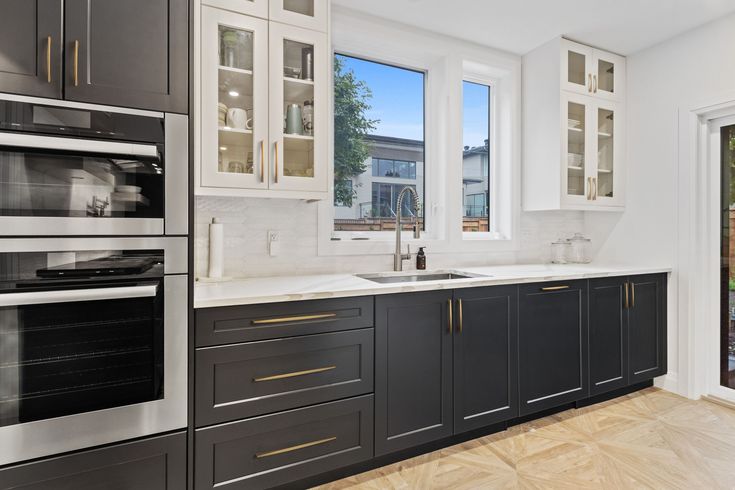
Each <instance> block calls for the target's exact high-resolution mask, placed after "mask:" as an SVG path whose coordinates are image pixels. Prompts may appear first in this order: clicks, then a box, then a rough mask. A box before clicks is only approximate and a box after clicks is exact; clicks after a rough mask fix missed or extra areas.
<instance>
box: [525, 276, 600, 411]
mask: <svg viewBox="0 0 735 490" xmlns="http://www.w3.org/2000/svg"><path fill="white" fill-rule="evenodd" d="M518 301H519V306H518V312H519V313H518V337H519V338H518V343H519V359H518V366H519V367H518V369H519V375H518V378H519V380H518V383H519V393H520V414H521V415H528V414H531V413H534V412H538V411H541V410H544V409H547V408H551V407H555V406H559V405H563V404H565V403H569V402H574V401H577V400H581V399H583V398H585V397H587V394H588V382H587V362H588V348H587V331H588V327H587V281H569V282H563V283H543V284H527V285H523V286H520V287H519V300H518Z"/></svg>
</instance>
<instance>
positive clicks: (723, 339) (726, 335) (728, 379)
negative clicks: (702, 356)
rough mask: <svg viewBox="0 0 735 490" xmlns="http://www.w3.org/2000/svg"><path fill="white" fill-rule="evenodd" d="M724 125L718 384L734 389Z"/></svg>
mask: <svg viewBox="0 0 735 490" xmlns="http://www.w3.org/2000/svg"><path fill="white" fill-rule="evenodd" d="M727 122H729V123H730V125H723V126H721V127H720V162H721V165H720V167H721V175H722V181H721V182H722V184H721V189H722V192H721V199H720V204H721V227H720V228H721V241H720V244H721V254H720V257H721V260H720V264H721V266H720V272H721V274H720V282H721V285H720V291H721V296H720V304H721V308H720V332H719V333H720V335H719V377H720V380H719V381H720V386H722V387H724V388H729V389H733V390H735V120H731V121H727ZM727 122H726V123H727ZM713 150H714V149H713Z"/></svg>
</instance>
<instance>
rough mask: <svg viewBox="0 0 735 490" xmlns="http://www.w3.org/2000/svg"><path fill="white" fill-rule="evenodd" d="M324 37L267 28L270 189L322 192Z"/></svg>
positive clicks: (279, 27) (325, 87)
mask: <svg viewBox="0 0 735 490" xmlns="http://www.w3.org/2000/svg"><path fill="white" fill-rule="evenodd" d="M326 42H327V41H326V35H324V34H322V33H321V32H316V31H312V30H308V29H301V28H298V27H294V26H289V25H285V24H279V23H271V24H270V114H271V120H270V139H271V141H272V143H273V144H272V147H271V150H270V152H271V153H270V156H271V159H270V160H271V173H272V178H271V184H270V188H271V189H279V190H302V191H320V192H323V191H326V190H327V168H328V162H327V136H328V135H327V132H328V127H327V126H328V124H327V106H328V102H327V98H328V97H327V96H328V76H327V74H328V73H329V71H328V69H327V67H328V65H327V64H328V63H329V59H328V57H327V53H328V50H327V45H326Z"/></svg>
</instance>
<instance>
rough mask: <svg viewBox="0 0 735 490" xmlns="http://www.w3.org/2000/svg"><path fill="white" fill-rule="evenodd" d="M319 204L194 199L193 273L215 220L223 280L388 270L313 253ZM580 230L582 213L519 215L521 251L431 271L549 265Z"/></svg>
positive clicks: (383, 258)
mask: <svg viewBox="0 0 735 490" xmlns="http://www.w3.org/2000/svg"><path fill="white" fill-rule="evenodd" d="M317 209H318V207H317V204H316V203H307V202H305V201H301V200H290V199H257V198H230V197H201V196H200V197H197V198H196V210H195V231H194V246H195V259H194V260H195V270H196V275H197V277H200V276H206V274H207V261H208V255H209V226H208V225H209V223H211V222H212V218H214V217H216V218H219V219H220V221H221V222H222V223H224V225H225V226H224V232H225V250H224V252H225V275H226V276H232V277H258V276H260V277H262V276H283V275H295V274H320V273H351V272H374V271H387V270H390V269H391V268H392V263H393V258H392V256H390V255H367V256H365V255H361V256H322V257H320V256H319V255H318V253H317ZM268 230H276V231H278V232H279V235H280V251H279V255H278V256H276V257H271V256H269V255H268V248H267V234H268ZM583 230H584V219H583V213H582V212H581V211H545V212H533V213H521V222H520V244H519V249H518V250H517V251H515V252H510V253H471V254H468V253H462V254H460V253H452V254H432V253H431V252H430V251H427V256H428V267H429V268H430V269H435V268H445V267H461V266H471V265H484V264H514V263H532V262H547V261H548V258H549V244H550V242H552V241H554V240H556V239H557V238H559V237H569V236H571V235H572V234H573V233H574V232H580V231H583Z"/></svg>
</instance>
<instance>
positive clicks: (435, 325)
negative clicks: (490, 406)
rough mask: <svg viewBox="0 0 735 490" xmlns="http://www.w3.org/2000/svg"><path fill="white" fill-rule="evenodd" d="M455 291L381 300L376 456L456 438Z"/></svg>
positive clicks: (378, 306) (377, 338) (378, 302)
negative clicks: (452, 312)
mask: <svg viewBox="0 0 735 490" xmlns="http://www.w3.org/2000/svg"><path fill="white" fill-rule="evenodd" d="M452 301H453V299H452V291H431V292H426V293H423V292H422V293H409V294H393V295H388V296H378V297H376V298H375V454H376V455H382V454H387V453H390V452H393V451H398V450H401V449H406V448H409V447H413V446H418V445H420V444H423V443H426V442H430V441H434V440H437V439H441V438H443V437H447V436H450V435H452V323H451V322H450V318H449V308H450V307H451V304H452Z"/></svg>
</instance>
